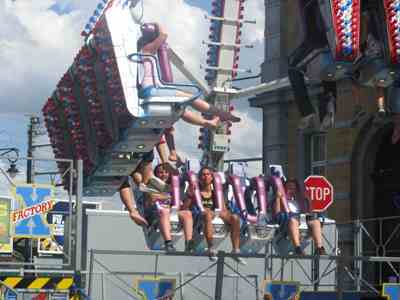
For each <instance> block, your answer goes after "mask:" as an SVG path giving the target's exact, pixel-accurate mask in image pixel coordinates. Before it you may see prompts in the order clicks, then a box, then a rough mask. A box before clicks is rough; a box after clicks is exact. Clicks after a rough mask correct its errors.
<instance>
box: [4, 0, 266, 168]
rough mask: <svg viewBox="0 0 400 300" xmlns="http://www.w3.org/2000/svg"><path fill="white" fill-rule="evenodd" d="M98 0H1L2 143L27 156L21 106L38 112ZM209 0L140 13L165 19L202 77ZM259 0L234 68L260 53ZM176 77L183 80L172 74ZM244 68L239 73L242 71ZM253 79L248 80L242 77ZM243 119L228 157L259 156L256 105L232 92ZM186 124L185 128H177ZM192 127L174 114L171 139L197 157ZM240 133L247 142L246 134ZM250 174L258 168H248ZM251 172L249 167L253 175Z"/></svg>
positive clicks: (156, 3)
mask: <svg viewBox="0 0 400 300" xmlns="http://www.w3.org/2000/svg"><path fill="white" fill-rule="evenodd" d="M98 2H99V1H94V0H84V1H83V0H35V1H34V0H14V1H12V0H0V65H1V72H0V107H1V109H0V112H1V113H0V143H1V146H0V148H1V147H8V146H17V147H19V148H20V149H21V150H22V152H23V153H22V155H23V156H25V151H26V142H25V141H26V131H27V116H26V115H27V114H32V113H39V112H40V109H41V107H42V106H43V104H44V103H45V101H46V99H47V97H48V96H49V95H51V93H52V91H53V90H54V87H55V85H56V83H57V82H58V80H59V79H60V77H61V76H62V74H63V73H64V72H65V70H66V69H67V68H68V66H69V65H70V64H71V62H72V61H73V58H74V56H75V55H76V53H77V50H78V49H79V48H80V47H81V45H82V42H83V41H82V38H81V36H80V32H81V31H82V29H83V27H84V25H85V23H86V22H87V20H88V19H89V17H90V16H91V14H92V13H93V10H94V8H95V7H96V5H97V3H98ZM210 7H211V0H210V1H209V0H185V1H183V0H163V1H160V0H144V18H145V20H146V21H157V22H159V23H161V24H163V25H164V27H165V28H166V29H167V31H168V33H169V43H170V45H171V46H172V48H174V49H175V50H176V52H177V53H178V54H179V55H180V56H181V58H182V59H183V60H184V61H185V63H186V64H187V65H188V66H190V68H191V70H192V71H193V72H194V73H196V74H197V75H199V76H201V77H204V70H202V69H200V64H204V63H205V59H206V51H207V49H206V47H205V46H204V45H202V41H203V40H206V39H207V37H208V32H209V23H208V20H206V19H205V18H204V15H205V14H207V11H208V10H209V9H210ZM264 12H265V9H264V1H263V0H251V1H246V2H245V18H247V19H251V20H256V21H257V24H256V25H246V26H244V28H243V34H242V42H244V43H248V44H253V45H254V48H253V49H244V50H243V51H241V60H240V68H245V69H247V68H251V69H252V71H253V73H252V74H251V75H256V74H258V73H259V66H260V64H261V63H262V60H263V49H264V45H263V37H264ZM174 75H175V78H176V80H177V81H179V80H182V77H181V76H180V75H179V74H174ZM248 75H249V74H243V75H242V76H248ZM254 83H257V82H254V81H253V82H249V83H247V85H250V84H254ZM237 107H238V112H237V113H238V114H239V115H240V116H241V117H242V119H243V122H241V123H239V124H237V125H234V126H233V130H232V131H233V137H232V142H233V145H232V150H231V153H229V154H228V157H235V158H237V157H254V156H257V157H259V156H261V145H262V139H261V129H262V126H261V111H260V110H258V109H254V108H251V109H250V108H249V106H248V101H247V99H243V100H238V103H237ZM183 132H184V134H183ZM197 140H198V128H195V127H193V126H190V125H187V124H184V123H182V122H179V124H178V125H177V147H178V150H180V152H182V153H183V156H185V157H197V158H200V156H201V153H200V152H199V151H198V150H197ZM244 141H245V142H244ZM254 172H255V174H256V173H258V172H259V169H257V171H254ZM255 174H254V175H255Z"/></svg>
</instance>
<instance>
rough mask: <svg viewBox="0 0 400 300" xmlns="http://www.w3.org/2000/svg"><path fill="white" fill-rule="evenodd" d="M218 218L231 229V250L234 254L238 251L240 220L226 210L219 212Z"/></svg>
mask: <svg viewBox="0 0 400 300" xmlns="http://www.w3.org/2000/svg"><path fill="white" fill-rule="evenodd" d="M219 216H220V217H221V219H222V220H223V221H224V222H225V223H226V224H229V225H230V227H231V242H232V249H233V251H235V252H238V251H240V218H239V216H238V215H234V214H232V213H230V212H229V211H228V210H227V209H224V210H223V211H221V212H220V214H219Z"/></svg>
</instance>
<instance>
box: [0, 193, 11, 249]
mask: <svg viewBox="0 0 400 300" xmlns="http://www.w3.org/2000/svg"><path fill="white" fill-rule="evenodd" d="M10 213H11V198H7V197H0V253H12V251H13V244H12V238H11V223H10Z"/></svg>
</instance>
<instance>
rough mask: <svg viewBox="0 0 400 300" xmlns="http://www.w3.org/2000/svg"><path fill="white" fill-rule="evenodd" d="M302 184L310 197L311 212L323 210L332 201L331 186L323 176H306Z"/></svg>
mask: <svg viewBox="0 0 400 300" xmlns="http://www.w3.org/2000/svg"><path fill="white" fill-rule="evenodd" d="M304 185H305V187H306V194H307V196H308V197H309V198H310V199H311V211H312V212H322V211H325V210H326V209H327V208H328V207H329V206H330V205H331V204H332V203H333V186H332V184H331V183H330V182H329V181H328V179H326V178H325V177H324V176H318V175H311V176H308V177H307V178H306V180H304Z"/></svg>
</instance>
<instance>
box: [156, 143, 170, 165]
mask: <svg viewBox="0 0 400 300" xmlns="http://www.w3.org/2000/svg"><path fill="white" fill-rule="evenodd" d="M156 148H157V152H158V156H159V157H160V160H161V163H166V162H168V147H167V145H166V143H165V142H160V143H158V144H157V145H156Z"/></svg>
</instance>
